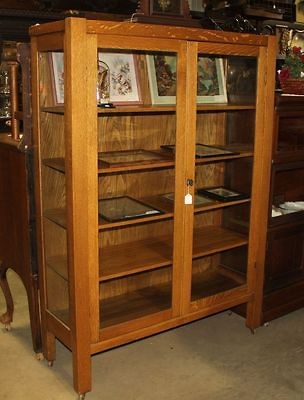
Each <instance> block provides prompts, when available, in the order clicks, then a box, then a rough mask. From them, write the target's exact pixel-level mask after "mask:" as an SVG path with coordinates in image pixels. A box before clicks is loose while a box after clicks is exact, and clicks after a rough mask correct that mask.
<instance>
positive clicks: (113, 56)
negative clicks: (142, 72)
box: [98, 52, 142, 105]
mask: <svg viewBox="0 0 304 400" xmlns="http://www.w3.org/2000/svg"><path fill="white" fill-rule="evenodd" d="M98 60H100V61H102V62H103V63H105V64H106V65H107V66H108V68H109V71H110V101H111V102H112V103H113V104H121V105H123V104H130V103H131V104H140V103H142V100H141V93H140V86H139V79H138V70H137V62H136V61H137V59H136V57H135V55H134V54H131V53H108V52H106V53H102V52H100V53H98Z"/></svg>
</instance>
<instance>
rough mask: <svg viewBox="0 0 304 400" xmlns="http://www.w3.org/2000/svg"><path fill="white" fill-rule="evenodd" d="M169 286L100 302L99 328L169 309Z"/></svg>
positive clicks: (137, 291)
mask: <svg viewBox="0 0 304 400" xmlns="http://www.w3.org/2000/svg"><path fill="white" fill-rule="evenodd" d="M171 286H172V285H171V284H162V285H154V286H150V287H147V288H144V289H140V290H136V291H134V292H130V293H127V294H124V295H121V296H115V297H111V298H108V299H106V300H102V301H101V302H100V328H101V329H102V328H106V327H108V326H112V325H117V324H121V323H123V322H127V321H131V320H134V319H137V318H141V317H144V316H147V315H152V314H155V313H158V312H160V311H164V310H167V309H170V308H171V303H172V300H171V299H172V297H171V292H172V288H171Z"/></svg>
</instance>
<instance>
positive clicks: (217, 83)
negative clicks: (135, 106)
mask: <svg viewBox="0 0 304 400" xmlns="http://www.w3.org/2000/svg"><path fill="white" fill-rule="evenodd" d="M147 69H148V79H149V86H150V93H151V102H152V104H153V105H162V104H166V105H174V104H176V80H177V65H176V56H175V55H173V54H167V53H166V54H161V53H157V54H152V55H151V54H149V55H147ZM197 75H198V76H197V104H203V103H227V101H228V99H227V90H226V80H225V75H224V63H223V59H222V58H219V57H213V56H210V57H205V56H204V57H203V56H199V57H198V73H197Z"/></svg>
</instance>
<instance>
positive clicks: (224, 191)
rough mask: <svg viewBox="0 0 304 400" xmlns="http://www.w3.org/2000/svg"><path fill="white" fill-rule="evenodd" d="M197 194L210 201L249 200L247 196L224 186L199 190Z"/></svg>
mask: <svg viewBox="0 0 304 400" xmlns="http://www.w3.org/2000/svg"><path fill="white" fill-rule="evenodd" d="M197 192H198V193H199V194H202V195H204V196H207V197H210V199H214V200H218V201H234V200H242V199H247V198H248V196H247V195H246V194H244V193H240V192H237V191H235V190H232V189H229V188H226V187H224V186H217V187H211V188H204V189H197Z"/></svg>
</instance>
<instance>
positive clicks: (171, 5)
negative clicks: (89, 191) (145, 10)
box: [150, 0, 183, 16]
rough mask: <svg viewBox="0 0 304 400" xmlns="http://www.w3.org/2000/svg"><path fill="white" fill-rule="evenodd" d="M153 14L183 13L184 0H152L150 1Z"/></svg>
mask: <svg viewBox="0 0 304 400" xmlns="http://www.w3.org/2000/svg"><path fill="white" fill-rule="evenodd" d="M150 14H151V15H172V16H173V15H177V16H181V15H183V1H182V0H151V1H150Z"/></svg>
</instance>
